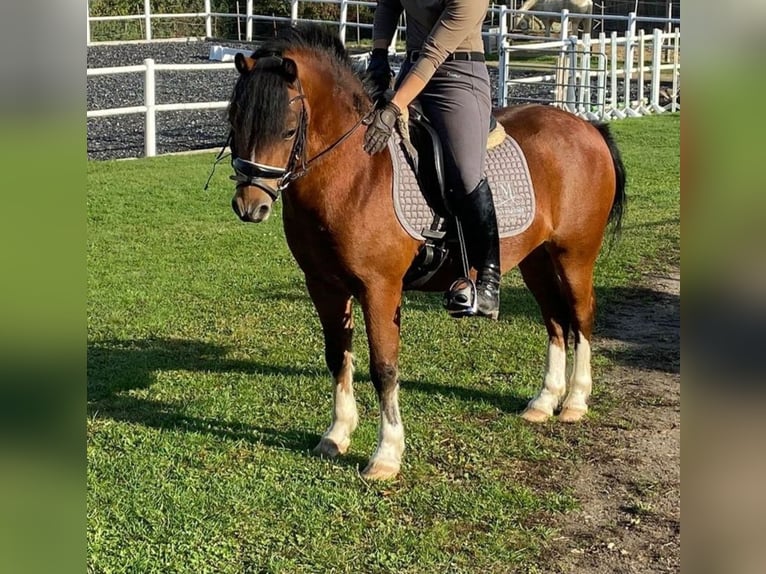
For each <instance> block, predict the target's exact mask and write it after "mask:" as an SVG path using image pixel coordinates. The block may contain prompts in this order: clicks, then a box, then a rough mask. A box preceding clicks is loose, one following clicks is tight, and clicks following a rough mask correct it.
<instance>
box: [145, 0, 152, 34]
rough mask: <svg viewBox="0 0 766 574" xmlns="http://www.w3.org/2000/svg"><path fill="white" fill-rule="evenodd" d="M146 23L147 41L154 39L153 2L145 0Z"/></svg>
mask: <svg viewBox="0 0 766 574" xmlns="http://www.w3.org/2000/svg"><path fill="white" fill-rule="evenodd" d="M144 25H145V26H146V41H147V42H148V41H149V40H151V39H152V3H151V1H150V0H144Z"/></svg>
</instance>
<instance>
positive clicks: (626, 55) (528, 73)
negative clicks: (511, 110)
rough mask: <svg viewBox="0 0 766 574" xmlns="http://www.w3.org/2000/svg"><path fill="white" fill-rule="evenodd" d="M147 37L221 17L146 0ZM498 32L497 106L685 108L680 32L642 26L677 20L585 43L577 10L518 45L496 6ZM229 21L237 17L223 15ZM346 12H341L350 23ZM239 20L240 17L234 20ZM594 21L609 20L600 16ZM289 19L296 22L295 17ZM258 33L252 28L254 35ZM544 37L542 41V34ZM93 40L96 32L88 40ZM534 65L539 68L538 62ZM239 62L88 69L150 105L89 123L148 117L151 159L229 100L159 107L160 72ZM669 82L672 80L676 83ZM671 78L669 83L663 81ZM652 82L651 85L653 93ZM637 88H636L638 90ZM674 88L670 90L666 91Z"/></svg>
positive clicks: (601, 111) (631, 22) (620, 111)
mask: <svg viewBox="0 0 766 574" xmlns="http://www.w3.org/2000/svg"><path fill="white" fill-rule="evenodd" d="M334 3H336V4H337V3H340V4H341V5H346V6H348V5H353V4H359V5H368V6H373V5H374V3H371V2H355V1H353V0H334ZM290 4H291V8H292V9H293V13H294V14H295V15H296V16H297V6H298V2H297V0H290ZM247 6H248V10H250V11H252V0H248V1H247ZM145 7H146V15H144V16H140V17H142V18H146V20H145V21H146V24H145V26H146V36H147V39H151V18H162V17H182V16H185V17H188V16H201V17H205V18H206V22H208V26H209V22H210V18H211V17H212V16H215V15H216V14H211V13H210V10H209V8H210V0H205V12H203V13H199V14H183V15H179V14H173V15H163V14H150V13H149V0H145ZM495 10H496V11H497V18H498V20H497V21H498V27H497V29H496V30H495V29H493V30H492V32H491V33H486V34H485V39H486V38H488V39H490V40H492V41H493V42H494V45H495V46H496V47H497V50H498V84H497V90H496V94H495V102H496V103H497V104H498V105H500V106H506V105H509V104H512V103H514V102H517V101H519V100H523V101H535V100H537V101H540V102H543V103H548V104H551V105H554V106H557V107H561V108H564V109H567V110H569V111H570V112H572V113H575V114H577V115H580V116H582V117H585V118H588V119H599V120H605V119H621V118H625V117H634V116H640V115H647V114H656V113H663V112H665V111H677V110H678V109H680V101H679V82H680V69H681V67H680V39H681V36H680V31H679V30H678V29H677V28H676V29H675V31H672V32H667V31H663V30H661V29H659V28H656V29H655V30H654V31H653V33H652V34H650V35H648V34H645V33H644V31H643V30H639V31H638V33H637V32H636V25H637V24H638V23H639V22H641V21H646V22H652V23H656V24H661V25H663V26H666V27H671V26H677V25H678V24H679V23H680V22H679V21H678V20H677V19H675V20H674V19H662V18H638V17H636V15H635V14H633V13H631V14H630V15H628V17H621V16H608V17H606V18H609V19H614V20H624V21H625V23H626V32H625V35H624V36H621V37H618V35H617V32H612V34H611V35H610V36H609V37H606V36H605V35H604V34H603V33H602V34H600V35H599V36H598V37H597V38H591V37H590V36H589V35H584V36H583V38H581V39H578V38H577V37H575V36H568V35H567V34H568V22H569V18H570V16H569V13H568V11H567V10H563V11H562V12H561V13H546V12H529V13H530V14H541V15H543V16H555V17H558V18H559V22H560V24H561V30H560V37H559V39H557V40H556V41H552V42H539V41H537V42H532V43H530V42H525V43H522V42H518V40H519V37H520V35H519V34H516V33H514V32H513V31H512V23H513V22H514V21H515V18H516V16H517V14H519V13H520V12H518V11H516V10H513V9H510V8H508V7H506V6H499V7H497V8H495ZM218 15H222V16H232V15H226V14H218ZM249 15H250V18H249V20H248V21H249V22H251V23H252V20H254V19H257V18H263V19H268V20H271V19H272V18H271V17H262V16H256V15H253V14H249ZM343 15H344V12H343V11H341V16H342V18H343ZM234 16H236V15H234ZM591 17H592V18H594V19H595V18H599V19H602V18H605V16H601V15H593V16H591ZM129 18H134V19H135V18H138V16H119V17H117V16H115V17H101V18H91V17H90V16H89V18H88V19H89V22H90V21H99V20H101V21H103V20H106V19H111V20H116V19H129ZM284 20H286V21H288V22H289V21H290V19H289V18H285V19H284ZM335 24H340V28H339V30H340V33H341V34H342V36H341V37H343V35H344V34H345V28H344V27H343V25H342V24H343V19H342V20H341V22H335ZM251 32H252V28H251V26H249V27H248V33H249V34H251ZM537 39H538V40H539V37H537ZM88 40H90V32H89V35H88ZM530 62H531V63H530ZM232 67H233V64H231V63H223V64H156V63H155V62H154V60H151V59H147V60H145V61H144V64H143V65H138V66H124V67H117V68H97V69H88V70H87V76H89V77H90V76H99V75H108V74H125V73H143V74H144V104H143V105H140V106H131V107H123V108H113V109H101V110H89V111H88V112H87V117H88V118H98V117H104V116H116V115H123V114H139V113H140V114H144V116H145V132H144V152H145V155H146V156H154V155H156V117H157V113H158V112H164V111H175V110H193V109H223V108H226V106H227V105H228V102H225V101H220V102H196V103H174V104H156V103H155V99H156V98H155V75H156V73H157V72H161V71H165V70H175V71H199V70H217V69H220V70H230V69H231V68H232ZM668 77H669V78H670V79H669V80H668ZM663 78H664V79H663ZM647 84H648V88H647ZM663 84H665V85H666V86H667V85H668V84H669V85H670V89H669V97H668V96H667V94H666V95H665V99H666V100H668V99H669V101H667V102H664V103H663V102H661V98H660V96H661V89H662V86H663ZM520 86H527V88H529V87H530V86H538V87H539V89H538V90H537V91H538V93H539V94H542V95H541V96H538V97H530V95H529V93H528V92H529V90H527V93H526V94H524V95H521V96H519V95H517V93H518V91H519V88H520ZM634 87H635V90H634V89H633V88H634ZM666 91H667V88H666Z"/></svg>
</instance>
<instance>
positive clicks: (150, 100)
mask: <svg viewBox="0 0 766 574" xmlns="http://www.w3.org/2000/svg"><path fill="white" fill-rule="evenodd" d="M233 68H234V64H232V63H226V64H156V63H155V62H154V60H153V59H151V58H148V59H146V60H144V63H143V64H142V65H139V66H122V67H117V68H91V69H89V70H88V71H87V76H88V77H90V76H105V75H110V74H136V73H143V74H144V104H143V105H142V106H129V107H124V108H109V109H102V110H88V113H87V114H86V115H87V117H88V118H102V117H106V116H121V115H128V114H144V154H145V155H146V157H152V156H155V155H157V129H156V125H157V112H169V111H177V110H217V109H223V108H226V106H228V105H229V102H228V101H222V102H194V103H177V104H157V103H155V100H156V98H155V93H156V90H155V85H156V82H155V76H156V72H157V71H163V70H175V71H199V70H205V71H207V70H231V69H233Z"/></svg>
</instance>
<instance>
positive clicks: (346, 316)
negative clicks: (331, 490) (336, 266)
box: [306, 278, 359, 458]
mask: <svg viewBox="0 0 766 574" xmlns="http://www.w3.org/2000/svg"><path fill="white" fill-rule="evenodd" d="M306 286H307V287H308V290H309V295H310V296H311V299H312V300H313V302H314V306H315V307H316V310H317V313H318V314H319V320H320V322H321V323H322V332H323V333H324V344H325V360H326V362H327V368H328V369H330V373H331V374H332V376H333V378H334V379H335V386H334V390H333V401H332V406H333V409H332V422H331V423H330V426H329V428H328V429H327V430H326V431H325V433H324V434H323V435H322V439H321V440H320V441H319V444H318V445H317V446H316V447H315V448H314V452H315V453H317V454H319V455H322V456H327V457H331V458H334V457H336V456H338V455H339V454H345V452H346V451H347V450H348V447H349V445H350V444H351V434H352V433H353V432H354V430H355V429H356V426H357V423H358V420H359V417H358V415H357V410H356V400H355V399H354V387H353V375H354V355H353V354H352V352H351V348H352V347H351V346H352V336H353V332H354V318H353V314H352V312H351V296H350V295H348V294H344V293H342V292H339V291H338V289H337V287H335V286H328V285H326V284H324V283H322V282H319V281H315V280H311V279H308V278H307V279H306Z"/></svg>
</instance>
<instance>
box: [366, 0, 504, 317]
mask: <svg viewBox="0 0 766 574" xmlns="http://www.w3.org/2000/svg"><path fill="white" fill-rule="evenodd" d="M488 4H489V2H488V0H425V1H424V0H378V5H377V8H376V10H375V19H374V21H373V50H372V55H371V59H370V63H369V66H368V69H367V71H368V76H369V78H370V81H371V82H372V83H373V84H374V86H375V88H374V94H373V97H374V98H375V99H376V100H377V103H378V109H377V110H376V111H375V113H374V115H373V118H372V121H371V123H370V125H369V127H368V128H367V133H366V134H365V143H364V149H365V150H366V151H367V152H368V153H369V154H375V153H378V152H380V151H382V150H383V149H384V148H385V147H386V144H387V142H388V139H389V138H390V136H391V134H392V132H393V130H394V126H395V125H396V120H397V119H398V117H399V115H400V114H401V110H403V109H405V108H406V106H408V105H409V104H410V103H411V102H412V101H413V100H414V99H415V98H418V100H419V101H420V103H421V105H422V107H423V111H424V113H425V115H426V117H427V118H428V119H429V120H430V121H431V123H432V124H433V126H434V128H435V129H436V131H437V132H438V134H439V137H440V139H441V141H442V144H443V148H444V163H445V178H446V185H447V188H448V190H449V191H451V198H452V211H453V212H454V213H455V214H457V215H458V217H459V218H460V221H461V222H462V226H463V229H464V231H465V239H466V249H467V251H468V260H469V262H470V264H471V266H473V267H474V268H475V269H476V270H477V281H476V287H477V296H478V297H477V299H478V301H477V303H478V305H477V314H479V315H483V316H487V317H491V318H493V319H494V318H497V315H498V310H499V295H500V245H499V240H498V232H497V221H496V219H495V206H494V203H493V201H492V194H491V192H490V189H489V186H488V185H487V180H486V178H485V177H484V163H485V159H486V147H487V136H488V133H489V119H490V113H491V109H492V102H491V98H490V82H489V73H488V72H487V67H486V64H485V63H484V43H483V41H482V37H481V26H482V22H483V21H484V17H485V15H486V12H487V8H488ZM402 10H404V12H405V14H406V16H407V59H406V61H405V63H404V64H403V66H402V69H401V72H400V73H399V76H398V78H397V80H396V82H395V92H394V95H393V97H392V98H391V99H390V101H386V100H385V98H384V99H382V100H381V99H379V98H380V97H381V96H382V95H383V93H384V92H385V90H387V89H388V88H389V86H390V82H391V76H392V74H391V68H390V67H389V64H388V46H389V44H390V43H391V40H392V38H393V35H394V32H395V30H396V26H397V23H398V21H399V16H400V15H401V13H402ZM461 293H462V291H461V290H459V289H454V288H453V289H452V290H451V291H450V292H449V293H447V298H446V306H447V309H448V310H449V311H451V312H459V311H461V310H464V309H465V307H466V303H465V297H464V296H461Z"/></svg>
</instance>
